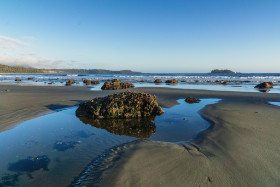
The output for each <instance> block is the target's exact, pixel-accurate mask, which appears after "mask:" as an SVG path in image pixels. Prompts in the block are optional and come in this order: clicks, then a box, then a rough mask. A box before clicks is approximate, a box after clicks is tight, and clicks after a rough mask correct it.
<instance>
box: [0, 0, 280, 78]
mask: <svg viewBox="0 0 280 187" xmlns="http://www.w3.org/2000/svg"><path fill="white" fill-rule="evenodd" d="M0 63H4V64H10V65H21V64H23V65H30V66H34V67H44V68H53V67H54V68H100V69H112V70H120V69H131V70H135V71H142V72H186V73H187V72H209V71H210V70H211V69H214V68H223V69H224V68H228V69H232V70H234V71H240V72H280V1H279V0H262V1H260V0H45V1H43V0H0Z"/></svg>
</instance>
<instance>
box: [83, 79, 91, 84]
mask: <svg viewBox="0 0 280 187" xmlns="http://www.w3.org/2000/svg"><path fill="white" fill-rule="evenodd" d="M83 83H85V84H86V85H90V84H91V80H87V79H85V80H83Z"/></svg>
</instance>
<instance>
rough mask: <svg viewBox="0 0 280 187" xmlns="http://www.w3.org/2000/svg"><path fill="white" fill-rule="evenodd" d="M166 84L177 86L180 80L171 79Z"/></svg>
mask: <svg viewBox="0 0 280 187" xmlns="http://www.w3.org/2000/svg"><path fill="white" fill-rule="evenodd" d="M165 83H168V84H177V83H178V80H176V79H171V80H167V81H165Z"/></svg>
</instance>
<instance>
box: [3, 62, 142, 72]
mask: <svg viewBox="0 0 280 187" xmlns="http://www.w3.org/2000/svg"><path fill="white" fill-rule="evenodd" d="M0 73H31V74H32V73H43V74H137V73H140V72H134V71H131V70H120V71H111V70H104V69H38V68H32V67H24V66H7V65H3V64H0Z"/></svg>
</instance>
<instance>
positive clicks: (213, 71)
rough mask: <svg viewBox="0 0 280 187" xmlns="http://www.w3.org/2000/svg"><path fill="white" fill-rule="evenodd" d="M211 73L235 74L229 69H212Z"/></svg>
mask: <svg viewBox="0 0 280 187" xmlns="http://www.w3.org/2000/svg"><path fill="white" fill-rule="evenodd" d="M211 73H235V72H234V71H231V70H229V69H214V70H212V71H211Z"/></svg>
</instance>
